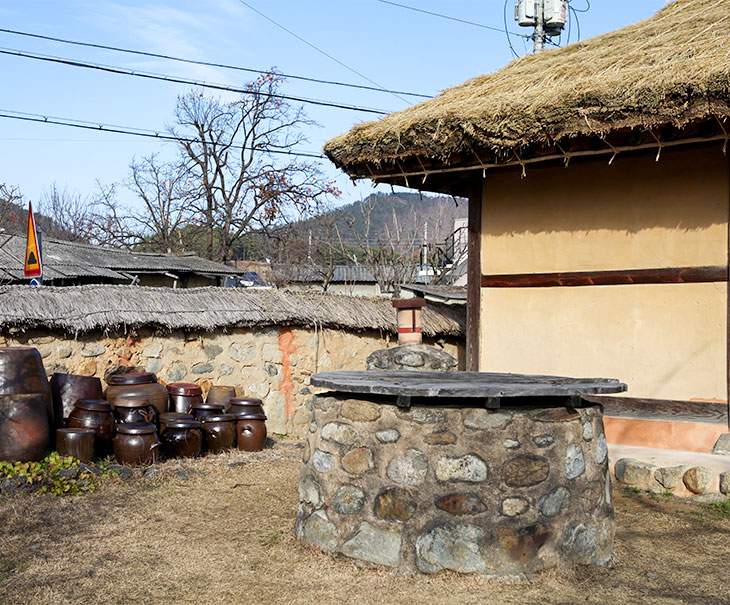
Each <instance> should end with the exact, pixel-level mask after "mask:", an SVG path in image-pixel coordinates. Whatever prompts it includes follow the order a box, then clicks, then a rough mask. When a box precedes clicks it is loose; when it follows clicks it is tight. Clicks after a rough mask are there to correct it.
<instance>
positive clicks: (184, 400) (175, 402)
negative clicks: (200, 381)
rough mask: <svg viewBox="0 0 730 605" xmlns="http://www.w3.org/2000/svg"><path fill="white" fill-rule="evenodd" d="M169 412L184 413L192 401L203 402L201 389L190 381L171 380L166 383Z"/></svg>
mask: <svg viewBox="0 0 730 605" xmlns="http://www.w3.org/2000/svg"><path fill="white" fill-rule="evenodd" d="M167 393H168V395H169V397H170V401H169V404H168V409H169V410H170V411H171V412H180V413H183V414H184V413H186V412H187V411H188V410H189V409H190V406H191V405H193V404H194V403H203V389H201V388H200V387H199V386H198V385H197V384H194V383H192V382H171V383H170V384H168V385H167Z"/></svg>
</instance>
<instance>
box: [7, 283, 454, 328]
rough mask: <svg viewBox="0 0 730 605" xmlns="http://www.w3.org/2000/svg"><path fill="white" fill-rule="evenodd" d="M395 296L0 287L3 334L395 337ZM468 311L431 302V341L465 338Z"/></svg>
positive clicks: (425, 323) (428, 309)
mask: <svg viewBox="0 0 730 605" xmlns="http://www.w3.org/2000/svg"><path fill="white" fill-rule="evenodd" d="M395 320H396V315H395V311H394V309H393V307H392V305H391V302H390V299H385V298H362V297H355V296H335V295H327V294H309V293H306V294H304V293H293V292H287V291H283V290H273V289H271V290H244V289H233V288H190V289H176V290H173V289H171V288H145V287H138V286H109V285H91V286H74V287H66V288H54V287H32V286H4V287H0V331H7V330H8V329H9V328H20V329H31V328H49V329H59V330H63V331H66V332H72V333H81V332H89V331H92V330H113V329H120V328H121V329H126V328H138V327H143V326H151V327H155V328H161V329H164V330H178V329H185V330H203V331H211V330H215V329H219V328H227V327H235V326H266V325H279V326H310V327H314V326H318V327H319V328H320V329H321V328H340V329H347V330H353V331H361V330H380V331H383V332H390V333H396V332H397V326H396V321H395ZM465 323H466V322H465V317H464V310H463V309H454V308H452V307H447V306H441V305H438V304H431V303H429V305H428V306H427V307H426V310H425V313H424V316H423V333H424V334H425V335H426V336H446V335H455V336H456V335H462V334H464V333H465Z"/></svg>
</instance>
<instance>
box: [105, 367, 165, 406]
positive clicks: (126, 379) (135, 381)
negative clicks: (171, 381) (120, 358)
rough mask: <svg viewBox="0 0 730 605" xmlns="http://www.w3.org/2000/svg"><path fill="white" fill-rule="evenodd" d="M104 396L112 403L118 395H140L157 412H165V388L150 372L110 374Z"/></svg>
mask: <svg viewBox="0 0 730 605" xmlns="http://www.w3.org/2000/svg"><path fill="white" fill-rule="evenodd" d="M108 383H109V388H107V390H106V398H107V400H109V401H110V402H111V403H114V402H115V401H116V399H117V398H118V397H141V398H143V399H147V400H148V401H149V402H150V404H152V406H153V407H154V408H155V409H156V410H157V413H158V414H162V413H163V412H167V411H168V409H167V406H168V398H169V397H168V394H167V389H166V388H165V387H164V386H162V385H161V384H160V383H159V382H157V376H155V375H154V374H153V373H152V372H131V373H129V374H112V375H111V376H109V379H108Z"/></svg>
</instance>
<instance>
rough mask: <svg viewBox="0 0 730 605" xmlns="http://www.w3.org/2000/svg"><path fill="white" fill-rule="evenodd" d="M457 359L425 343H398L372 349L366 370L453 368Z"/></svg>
mask: <svg viewBox="0 0 730 605" xmlns="http://www.w3.org/2000/svg"><path fill="white" fill-rule="evenodd" d="M456 366H457V361H456V359H454V358H453V357H452V356H451V355H449V354H448V353H447V352H446V351H443V350H441V349H437V348H436V347H429V346H427V345H423V344H419V345H415V344H412V345H399V346H397V347H389V348H387V349H380V350H379V351H373V352H372V353H371V354H370V355H368V358H367V369H368V370H439V371H448V370H454V369H455V368H456Z"/></svg>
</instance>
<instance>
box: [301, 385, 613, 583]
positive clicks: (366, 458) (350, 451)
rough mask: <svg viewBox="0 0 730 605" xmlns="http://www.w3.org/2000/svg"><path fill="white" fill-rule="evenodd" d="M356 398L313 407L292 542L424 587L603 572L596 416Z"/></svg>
mask: <svg viewBox="0 0 730 605" xmlns="http://www.w3.org/2000/svg"><path fill="white" fill-rule="evenodd" d="M356 397H357V398H353V396H352V395H345V394H338V393H326V394H323V395H317V396H315V397H314V398H313V400H312V422H311V424H310V426H309V434H308V438H307V444H306V446H305V452H304V458H303V465H302V471H301V475H300V483H299V499H300V505H299V509H298V511H297V519H296V535H297V537H298V538H300V539H302V540H304V541H305V542H308V543H310V544H313V545H315V546H317V547H319V548H321V549H322V550H324V551H327V552H333V553H340V554H342V555H345V556H347V557H351V558H353V559H356V560H359V561H364V562H369V563H375V564H380V565H386V566H390V567H395V568H400V569H403V570H408V571H414V572H423V573H435V572H438V571H440V570H442V569H450V570H454V571H457V572H462V573H477V574H490V575H491V574H495V575H512V574H519V573H525V572H528V573H529V572H534V571H537V570H540V569H544V568H548V567H552V566H555V565H558V564H566V565H572V564H596V565H605V564H607V563H608V562H609V561H610V559H611V556H612V546H613V536H614V521H613V506H612V503H611V493H610V483H609V474H608V456H607V454H608V450H607V447H606V438H605V436H604V433H603V422H602V413H601V409H600V406H597V405H591V406H589V407H583V408H576V409H573V408H570V407H542V408H535V407H525V406H521V407H517V406H515V407H502V408H501V409H498V410H487V409H484V408H476V407H430V406H429V407H417V406H415V405H414V407H411V408H410V409H408V410H404V409H401V408H399V407H396V406H395V405H393V404H392V399H388V398H387V397H386V396H378V395H357V396H356ZM503 401H504V400H503Z"/></svg>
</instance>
